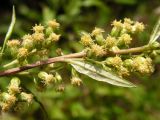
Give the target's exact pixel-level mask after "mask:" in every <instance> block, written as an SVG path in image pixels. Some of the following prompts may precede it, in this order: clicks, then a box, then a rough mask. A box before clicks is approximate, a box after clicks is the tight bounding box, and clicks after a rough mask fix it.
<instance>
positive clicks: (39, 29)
mask: <svg viewBox="0 0 160 120" xmlns="http://www.w3.org/2000/svg"><path fill="white" fill-rule="evenodd" d="M43 30H44V26H42V25H41V24H39V25H37V24H36V25H35V26H33V31H34V32H37V33H43Z"/></svg>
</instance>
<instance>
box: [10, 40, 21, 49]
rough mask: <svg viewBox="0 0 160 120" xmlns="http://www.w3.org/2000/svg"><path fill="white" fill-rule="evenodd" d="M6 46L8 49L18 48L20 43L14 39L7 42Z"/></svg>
mask: <svg viewBox="0 0 160 120" xmlns="http://www.w3.org/2000/svg"><path fill="white" fill-rule="evenodd" d="M7 46H9V47H18V46H20V41H19V40H16V39H13V40H9V41H8V42H7Z"/></svg>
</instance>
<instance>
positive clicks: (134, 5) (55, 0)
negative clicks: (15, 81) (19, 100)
mask: <svg viewBox="0 0 160 120" xmlns="http://www.w3.org/2000/svg"><path fill="white" fill-rule="evenodd" d="M12 5H15V8H16V16H17V20H16V26H15V28H14V32H13V35H12V38H20V37H21V36H23V35H24V34H26V33H29V32H31V28H32V26H33V25H34V24H35V23H44V24H45V23H46V21H47V20H50V19H53V18H55V19H57V21H58V22H60V24H61V28H60V32H61V33H62V37H61V41H60V42H59V44H57V47H60V48H62V50H63V51H64V52H65V53H70V52H78V51H81V50H82V49H83V48H82V46H81V45H80V44H79V43H78V40H79V39H80V32H81V31H87V32H90V31H91V30H92V29H93V28H94V27H95V26H97V27H102V28H104V29H105V30H106V33H107V31H109V30H110V24H111V21H113V20H114V19H118V20H119V19H122V18H124V17H129V18H131V19H133V20H138V21H141V22H144V24H145V25H146V30H145V32H143V33H142V34H140V35H139V37H138V38H137V39H136V40H135V41H136V45H142V44H145V43H147V41H148V40H149V35H150V33H151V31H152V29H153V26H154V24H155V23H156V21H157V20H158V17H159V16H160V0H6V1H0V16H1V18H0V40H1V41H0V42H1V43H2V42H3V39H4V36H5V34H6V31H7V29H8V26H9V24H10V19H11V14H12ZM159 61H160V58H159V57H157V58H156V59H155V63H156V65H155V68H156V70H155V72H154V74H153V75H152V76H151V77H143V76H137V77H134V78H133V81H134V82H135V83H136V84H137V85H138V87H137V88H131V89H129V88H120V87H115V86H112V85H109V84H104V83H100V82H95V81H94V80H92V79H89V78H88V77H85V76H83V80H84V81H83V83H84V84H83V85H82V86H81V87H79V88H78V87H74V86H71V85H66V88H65V91H64V92H62V93H58V92H56V91H55V89H53V88H48V89H47V90H46V91H45V92H42V93H39V92H37V91H36V90H35V89H34V85H32V83H33V81H32V80H30V78H23V82H24V84H25V85H26V86H28V87H29V89H30V90H32V91H33V93H35V94H36V95H37V97H38V99H39V100H40V101H41V102H42V104H43V105H44V107H45V109H46V111H47V113H48V116H49V119H51V120H160V93H159V92H160V85H159V83H160V75H159V74H160V66H159V65H158V63H159ZM7 82H8V81H7ZM0 84H1V85H0V87H1V89H3V88H4V87H5V85H6V84H7V83H6V82H5V81H0ZM3 119H4V120H22V119H23V120H47V118H45V117H44V115H43V111H42V109H41V108H40V107H39V105H38V104H37V103H35V102H34V103H33V104H32V105H30V106H27V105H26V106H24V108H23V109H22V110H20V111H19V112H14V113H10V114H5V115H4V118H3Z"/></svg>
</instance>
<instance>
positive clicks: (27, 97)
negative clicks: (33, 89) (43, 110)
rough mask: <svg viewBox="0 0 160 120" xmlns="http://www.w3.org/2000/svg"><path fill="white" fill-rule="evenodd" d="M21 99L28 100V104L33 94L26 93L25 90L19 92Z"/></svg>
mask: <svg viewBox="0 0 160 120" xmlns="http://www.w3.org/2000/svg"><path fill="white" fill-rule="evenodd" d="M20 96H21V99H22V100H24V101H26V102H28V103H29V104H30V103H32V101H33V98H34V96H33V95H32V94H28V93H25V92H21V94H20Z"/></svg>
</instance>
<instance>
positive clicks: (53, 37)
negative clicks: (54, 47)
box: [48, 33, 61, 42]
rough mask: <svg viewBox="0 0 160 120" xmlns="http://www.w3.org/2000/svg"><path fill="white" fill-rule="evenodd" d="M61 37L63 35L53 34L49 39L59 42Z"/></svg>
mask: <svg viewBox="0 0 160 120" xmlns="http://www.w3.org/2000/svg"><path fill="white" fill-rule="evenodd" d="M60 36H61V35H57V34H55V33H51V34H50V36H49V38H48V39H49V40H51V41H53V42H57V41H58V40H59V39H60Z"/></svg>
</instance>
